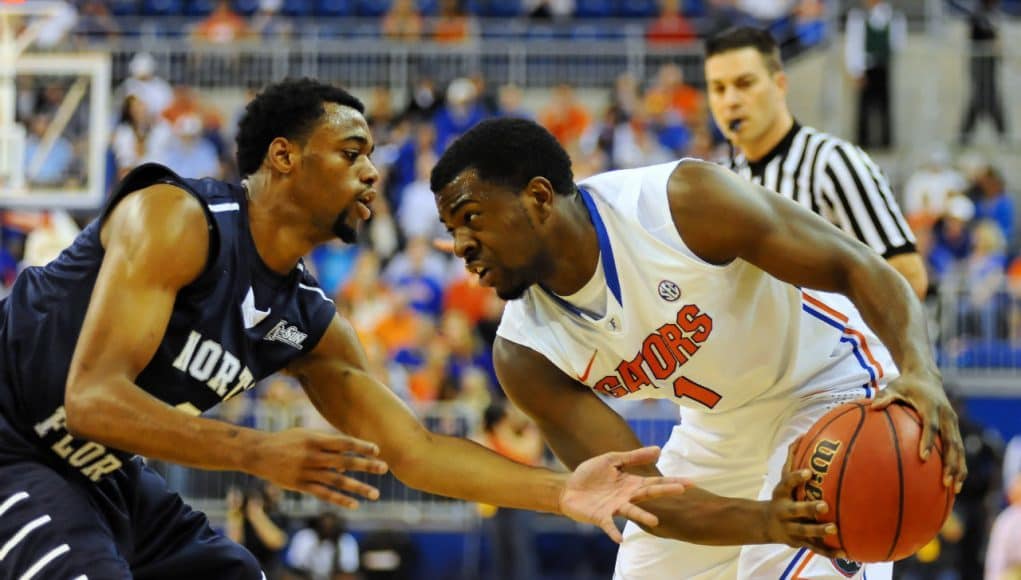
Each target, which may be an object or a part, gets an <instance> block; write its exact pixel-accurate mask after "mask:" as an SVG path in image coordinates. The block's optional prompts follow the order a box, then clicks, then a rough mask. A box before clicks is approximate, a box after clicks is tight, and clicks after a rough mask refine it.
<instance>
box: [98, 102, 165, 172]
mask: <svg viewBox="0 0 1021 580" xmlns="http://www.w3.org/2000/svg"><path fill="white" fill-rule="evenodd" d="M169 139H170V125H168V124H167V123H166V122H165V121H164V120H163V118H162V117H159V116H156V117H154V116H152V115H150V114H149V111H148V110H147V109H146V107H145V103H144V102H143V101H142V99H141V98H140V97H138V96H136V95H128V96H127V98H125V99H124V104H123V106H122V107H121V117H120V122H118V123H117V126H116V127H115V128H114V130H113V137H112V141H111V147H112V149H113V155H114V160H115V161H116V163H117V178H118V179H120V178H122V177H123V176H124V175H126V174H127V173H128V171H131V170H132V169H134V168H135V166H137V165H139V164H141V163H143V162H145V161H149V160H152V159H154V158H155V156H156V152H157V151H163V150H164V149H165V147H166V143H167V141H168V140H169Z"/></svg>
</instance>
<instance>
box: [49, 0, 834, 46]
mask: <svg viewBox="0 0 1021 580" xmlns="http://www.w3.org/2000/svg"><path fill="white" fill-rule="evenodd" d="M825 12H826V0H768V1H767V0H388V1H380V0H112V1H102V0H76V1H75V2H73V3H72V6H71V8H70V9H69V10H68V11H67V13H66V14H65V15H64V16H63V17H62V19H61V21H60V24H59V25H57V24H55V25H54V27H58V26H59V27H63V28H64V29H68V30H70V29H74V33H75V37H76V40H77V41H78V42H80V43H90V42H96V41H100V42H101V41H105V40H109V39H113V38H117V37H119V36H128V37H130V36H138V35H140V34H144V33H148V32H151V33H154V34H156V35H158V36H168V37H172V36H181V35H190V36H191V38H192V39H193V40H194V41H195V42H197V43H206V44H211V45H226V44H232V43H237V42H244V41H254V40H258V39H269V38H272V39H287V38H293V37H296V36H303V37H307V36H308V35H313V36H315V35H318V36H320V37H327V38H328V37H375V38H385V39H389V40H392V41H395V42H418V41H433V42H437V43H442V44H458V43H465V42H471V41H474V40H477V39H479V38H480V37H494V38H495V37H507V36H513V35H514V34H515V32H520V33H521V34H522V35H523V36H527V37H530V38H547V37H567V38H577V39H606V38H616V37H620V36H622V35H623V34H624V33H625V29H624V28H622V27H621V26H620V21H621V20H625V21H630V22H631V23H632V24H634V25H635V26H631V27H628V29H629V30H640V31H643V33H644V36H645V38H646V40H647V41H648V42H649V43H651V44H654V45H669V44H678V43H689V42H691V41H693V40H694V39H696V38H698V37H699V36H700V35H703V34H706V33H709V32H711V31H713V30H715V29H718V28H720V27H722V26H730V25H735V24H749V25H756V26H766V27H770V28H771V30H773V31H774V33H775V34H776V35H777V36H778V37H779V38H783V39H790V41H791V42H795V41H797V42H800V43H802V44H804V45H808V46H810V45H814V44H817V43H819V42H822V40H823V39H824V37H825V29H826V25H825V17H826V15H825ZM508 21H511V22H516V23H518V24H522V25H523V26H522V27H517V28H515V27H510V28H509V27H508V26H507V23H508ZM603 22H605V23H606V25H602V24H601V23H603ZM164 24H165V25H164ZM299 33H300V34H299Z"/></svg>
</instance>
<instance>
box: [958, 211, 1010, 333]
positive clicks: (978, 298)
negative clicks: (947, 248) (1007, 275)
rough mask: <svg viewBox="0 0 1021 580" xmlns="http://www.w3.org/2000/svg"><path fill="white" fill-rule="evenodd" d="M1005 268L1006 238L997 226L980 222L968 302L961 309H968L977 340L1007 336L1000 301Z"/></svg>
mask: <svg viewBox="0 0 1021 580" xmlns="http://www.w3.org/2000/svg"><path fill="white" fill-rule="evenodd" d="M1006 266H1007V256H1006V244H1005V243H1004V241H1003V234H1002V233H1001V232H1000V230H999V228H998V227H996V224H995V223H993V222H990V221H988V220H979V221H978V222H977V223H976V224H975V226H974V228H973V230H972V252H971V255H970V256H968V261H967V271H966V273H965V281H964V287H965V288H966V289H967V292H968V300H967V303H965V304H962V306H963V307H964V308H966V309H967V313H968V314H969V320H970V321H972V324H973V325H974V326H975V327H976V331H977V334H978V336H981V337H982V338H985V339H989V340H991V339H993V338H994V337H995V336H997V335H1004V334H1006V329H1005V324H1006V317H1004V316H1003V314H1004V312H1005V309H1004V307H1003V305H1002V303H1001V300H1000V299H999V298H1000V291H1001V290H1002V288H1003V282H1004V270H1005V269H1006ZM1001 326H1002V327H1001Z"/></svg>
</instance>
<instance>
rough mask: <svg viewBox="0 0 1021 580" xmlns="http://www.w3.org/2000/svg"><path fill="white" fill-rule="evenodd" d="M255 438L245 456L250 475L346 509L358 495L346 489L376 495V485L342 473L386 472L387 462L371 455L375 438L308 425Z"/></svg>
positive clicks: (376, 451)
mask: <svg viewBox="0 0 1021 580" xmlns="http://www.w3.org/2000/svg"><path fill="white" fill-rule="evenodd" d="M260 443H261V444H260V445H258V446H257V448H256V449H253V450H252V452H251V457H250V459H249V461H248V465H249V468H248V469H247V471H248V472H249V473H251V474H252V475H255V476H258V477H260V478H262V479H265V480H266V481H270V482H272V483H275V484H276V485H278V486H280V487H283V488H286V489H291V490H294V491H300V492H303V493H307V494H309V495H313V496H315V497H318V498H319V499H321V500H323V501H328V502H330V503H332V504H336V505H339V506H341V507H344V508H348V509H356V508H357V507H358V500H356V499H355V498H353V497H351V496H350V495H347V494H356V495H360V496H362V497H365V498H368V499H377V498H378V497H379V490H377V489H376V488H374V487H372V486H370V485H367V484H365V483H362V482H360V481H358V480H356V479H354V478H351V477H347V476H346V475H344V472H345V471H364V472H366V473H377V474H379V473H386V471H387V469H388V467H387V465H386V463H384V462H383V461H381V460H379V459H376V458H375V457H376V456H377V455H379V447H377V446H376V444H374V443H370V442H368V441H363V440H361V439H357V438H355V437H350V436H347V435H342V434H339V433H323V432H320V431H312V430H309V429H288V430H286V431H280V432H277V433H267V434H266V438H265V439H264V440H263V441H261V442H260Z"/></svg>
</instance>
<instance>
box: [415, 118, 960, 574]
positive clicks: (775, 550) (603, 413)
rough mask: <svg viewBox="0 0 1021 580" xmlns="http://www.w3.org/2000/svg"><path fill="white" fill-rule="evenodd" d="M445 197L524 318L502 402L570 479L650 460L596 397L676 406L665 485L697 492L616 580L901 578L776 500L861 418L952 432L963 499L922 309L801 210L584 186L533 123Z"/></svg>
mask: <svg viewBox="0 0 1021 580" xmlns="http://www.w3.org/2000/svg"><path fill="white" fill-rule="evenodd" d="M431 182H432V183H431V185H432V188H433V191H434V192H436V202H437V206H438V208H439V212H440V216H441V219H442V220H443V222H444V224H446V226H447V228H448V229H449V230H450V232H451V234H452V235H453V238H454V251H455V252H456V253H457V255H458V256H461V257H463V258H464V259H465V262H466V265H467V268H468V269H469V270H470V271H472V272H474V273H476V274H478V275H479V276H480V278H481V281H482V283H483V284H485V285H487V286H492V287H494V288H495V289H496V291H497V293H498V294H499V295H500V296H501V297H502V298H504V299H507V300H509V301H510V302H509V303H508V304H507V308H506V310H505V312H504V316H503V320H502V322H501V325H500V328H499V331H498V337H497V341H496V344H495V346H494V359H495V363H496V370H497V374H498V375H499V378H500V381H501V383H502V386H503V388H504V389H505V390H506V392H507V394H508V395H509V396H510V398H511V399H512V400H513V401H514V402H515V403H516V404H517V405H519V406H520V407H521V408H522V409H524V410H525V411H526V412H527V413H528V414H529V415H531V417H532V418H533V419H535V421H536V422H537V423H538V425H539V426H540V428H541V429H542V431H543V434H544V436H545V437H546V440H547V441H548V442H549V444H550V445H551V446H552V448H553V450H554V451H555V452H556V453H557V455H558V456H559V457H560V459H561V460H563V461H564V463H566V464H567V465H568V466H574V465H577V464H578V463H579V462H581V461H584V460H585V459H587V458H589V457H592V456H593V455H595V454H598V453H602V452H605V451H610V450H623V449H632V448H635V447H638V446H640V443H639V440H638V438H637V437H636V436H635V434H634V433H633V432H632V431H631V430H630V429H629V428H628V426H627V424H626V422H625V421H624V420H623V419H621V418H620V417H619V416H618V415H616V414H615V413H614V412H613V411H612V410H611V409H610V408H609V407H607V406H606V405H605V404H604V403H603V402H602V401H601V400H600V399H599V397H597V396H596V395H597V394H600V395H604V396H609V397H616V398H627V399H641V398H665V399H669V400H670V401H673V402H675V403H677V404H678V406H679V407H680V424H679V425H678V426H677V427H676V428H675V429H674V432H673V434H672V436H671V438H670V441H669V442H668V443H667V444H666V445H665V447H664V451H663V455H662V456H661V458H660V461H659V464H658V468H659V470H660V471H661V472H663V473H665V474H671V475H680V476H683V477H685V478H689V479H691V480H692V481H693V482H694V483H695V484H696V486H697V487H694V488H689V489H688V490H687V491H686V492H685V493H684V494H683V495H682V496H680V497H677V498H671V499H670V500H667V501H661V500H657V501H655V502H647V503H645V504H644V505H645V506H646V507H647V509H649V510H650V511H652V512H653V513H656V514H657V515H658V516H659V521H660V526H659V527H658V528H656V529H655V530H653V532H654V533H655V534H657V535H656V536H654V535H652V534H651V533H649V532H647V531H645V530H642V529H640V528H639V527H637V526H634V525H631V524H629V525H628V528H627V529H626V530H625V534H624V543H623V545H622V547H621V550H620V553H619V555H618V559H617V568H616V577H618V578H622V579H627V580H631V579H636V578H640V579H650V580H662V579H666V578H670V579H674V578H677V579H682V578H683V579H685V580H705V579H734V578H740V579H749V578H752V579H760V578H772V579H776V578H780V579H783V580H790V579H793V578H849V577H855V578H864V577H865V576H866V574H867V577H868V578H869V579H870V580H880V579H883V578H887V579H888V578H890V575H891V568H892V567H891V565H889V564H868V565H865V566H863V565H861V564H858V563H855V562H848V561H846V560H842V559H840V556H843V554H840V553H838V552H834V551H833V550H829V549H827V548H825V546H824V545H823V544H822V538H823V537H824V534H823V533H822V532H821V531H820V530H821V528H822V526H821V525H819V524H818V523H816V522H815V519H814V518H815V515H816V512H814V511H812V510H811V509H805V505H804V503H800V504H793V503H791V502H789V501H788V503H787V504H785V507H784V508H783V509H784V510H791V511H792V513H793V512H797V514H796V515H790V514H787V516H788V517H786V518H785V517H784V514H780V513H778V501H777V495H774V492H775V491H776V492H778V494H779V495H783V494H784V493H788V494H789V492H790V489H791V488H790V487H785V483H784V482H789V481H790V479H791V478H792V477H794V478H797V477H798V474H797V473H795V474H786V475H785V474H784V473H783V472H784V459H785V457H786V455H787V451H788V447H789V445H790V444H791V443H792V442H793V441H794V440H795V439H796V438H797V437H798V436H799V435H800V434H802V433H803V432H805V431H806V430H807V429H808V428H809V426H811V424H812V423H813V422H814V421H815V420H816V419H817V418H818V417H820V416H821V415H822V414H823V413H825V412H826V411H827V410H828V409H830V408H832V407H833V406H835V405H837V404H839V403H842V402H844V401H849V400H853V399H860V398H863V397H867V398H875V399H876V405H877V406H884V405H888V404H890V403H892V402H894V401H901V402H904V403H906V404H909V405H911V406H913V407H914V408H915V409H917V410H918V411H919V413H920V415H921V416H922V417H923V419H924V422H925V423H924V424H925V430H924V435H923V444H922V446H921V448H920V449H919V453H920V454H921V455H922V457H923V458H927V457H928V454H929V453H930V450H931V449H932V447H933V446H932V442H933V437H934V436H935V435H936V434H939V435H940V436H941V437H942V438H943V441H944V442H945V443H946V445H945V446H944V455H943V460H944V461H945V462H946V469H945V472H944V483H945V484H946V485H948V486H956V487H957V489H959V488H960V485H961V483H962V481H963V479H964V477H965V474H966V468H965V466H964V463H963V459H962V458H963V453H962V444H961V438H960V434H959V432H958V427H957V421H956V416H955V415H954V412H953V410H952V409H951V407H950V404H949V403H948V401H947V398H946V395H945V394H944V392H943V389H942V384H941V377H940V374H939V371H938V370H937V368H936V364H935V362H934V361H933V358H932V355H931V351H930V348H929V342H928V339H927V336H926V330H925V324H924V317H923V313H922V308H921V306H920V304H919V303H918V300H917V299H916V298H915V297H914V296H913V294H912V291H911V288H910V287H909V286H908V284H907V283H906V282H905V281H904V279H903V278H902V277H900V276H899V275H897V273H896V272H895V271H894V270H893V269H892V268H890V267H889V266H888V265H887V264H886V262H884V261H883V260H882V259H881V258H880V257H879V256H878V255H877V254H876V253H875V252H873V251H871V250H869V248H868V247H866V246H865V245H863V244H861V243H860V242H858V241H856V240H854V239H852V238H850V237H848V236H844V235H842V234H840V233H839V232H838V231H837V230H836V229H834V228H833V227H832V226H831V225H829V224H827V223H826V222H825V221H823V220H822V219H820V218H819V217H818V216H816V215H814V214H812V213H811V212H809V211H807V210H805V209H804V208H802V207H800V206H799V205H798V204H796V203H792V202H791V201H790V200H787V199H785V198H783V197H781V196H778V195H775V194H772V193H770V192H768V191H766V190H764V189H762V188H761V187H759V186H756V185H754V184H752V183H750V182H748V181H746V180H743V179H741V178H740V177H738V176H737V175H735V174H733V173H732V172H730V171H728V170H726V169H725V168H722V167H719V166H716V165H712V164H707V163H704V162H700V161H695V160H682V161H680V162H673V163H669V164H664V165H657V166H651V167H645V168H639V169H633V170H626V171H616V172H611V173H604V174H601V175H597V176H594V177H592V178H589V179H586V180H584V181H582V182H581V183H580V184H578V185H575V184H574V183H573V178H572V174H571V167H570V160H569V158H568V156H567V154H566V153H565V152H564V150H563V149H562V148H561V147H560V145H559V144H558V143H557V142H556V140H555V139H554V138H553V137H552V136H551V135H550V134H549V133H548V132H547V131H546V130H545V129H543V128H541V127H540V126H538V125H536V124H535V123H532V122H531V121H525V120H517V119H498V120H491V121H486V122H484V123H481V124H479V125H477V126H476V127H475V128H473V129H472V130H470V131H469V132H468V133H466V134H465V135H464V136H462V137H461V138H460V139H459V140H458V141H456V142H455V143H454V144H453V145H452V146H451V147H450V148H449V149H448V150H447V151H446V152H445V153H444V155H443V157H442V159H441V160H440V161H439V163H438V164H437V165H436V167H435V169H434V170H433V173H432V179H431ZM829 292H839V293H840V294H844V295H846V298H845V296H841V295H840V294H831V293H829ZM848 298H850V300H848ZM852 302H853V304H852ZM855 306H857V308H855ZM859 312H860V313H859ZM870 328H871V329H872V330H870ZM873 330H874V331H875V333H873ZM878 338H881V339H882V341H883V343H885V344H886V347H884V346H883V344H881V343H880V342H879V340H878ZM879 390H882V393H881V394H879V395H878V397H877V392H878V391H879ZM781 478H783V481H781ZM778 482H780V484H779V485H778ZM799 510H801V511H799ZM809 514H811V515H812V517H806V516H808V515H809ZM799 522H800V523H799ZM838 533H839V530H838ZM658 536H659V537H658ZM675 540H681V541H675ZM783 544H786V545H783Z"/></svg>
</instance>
